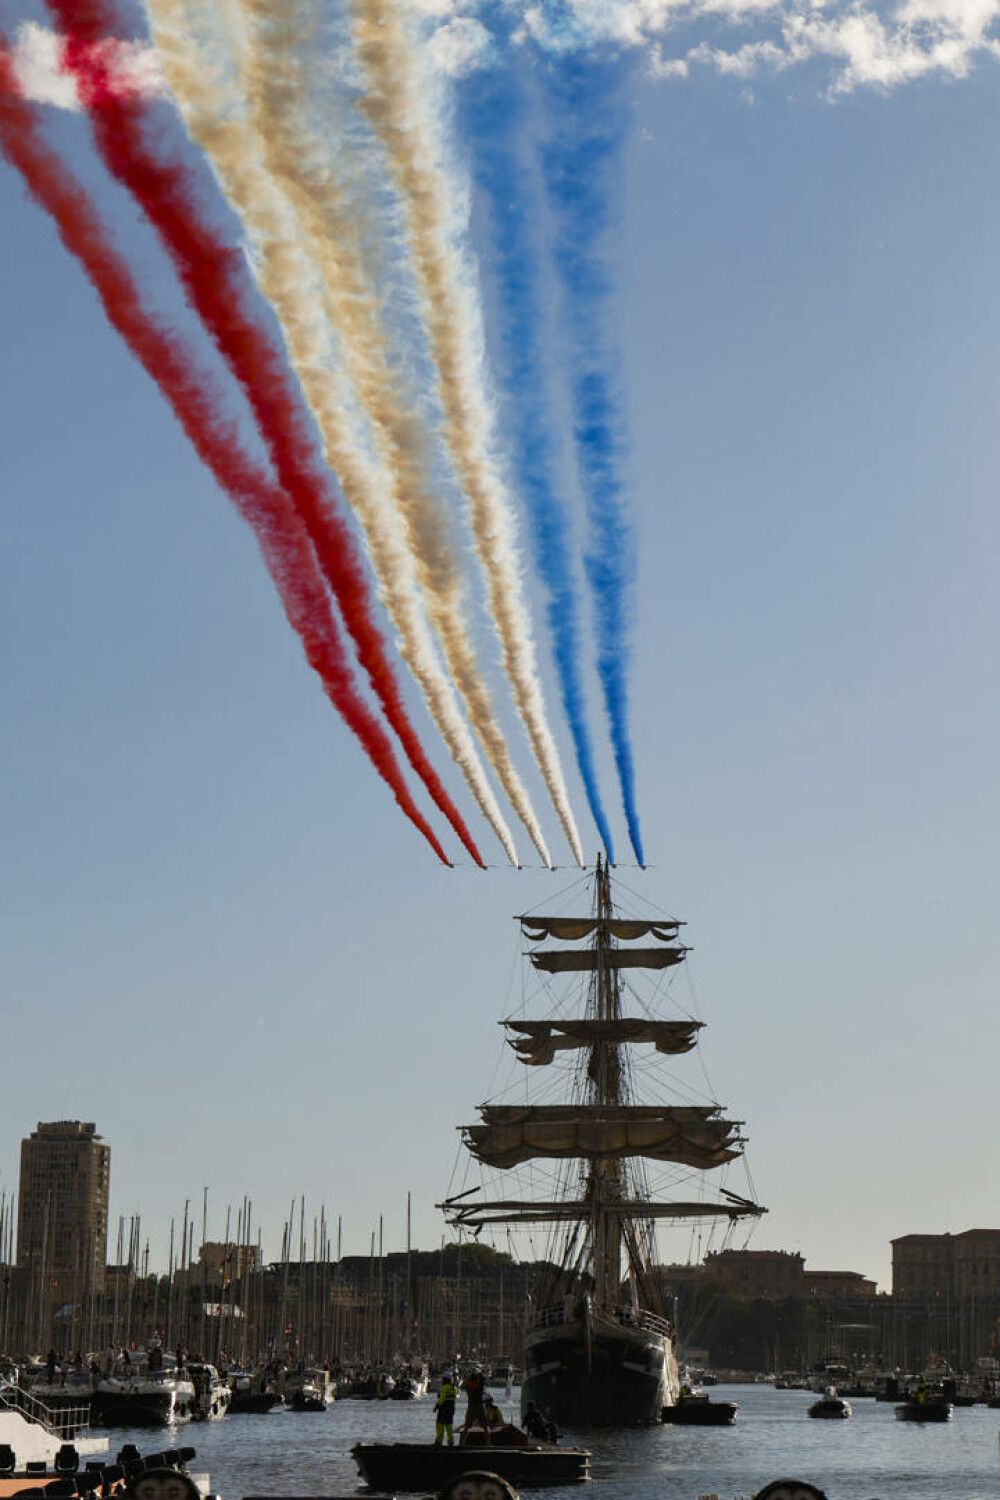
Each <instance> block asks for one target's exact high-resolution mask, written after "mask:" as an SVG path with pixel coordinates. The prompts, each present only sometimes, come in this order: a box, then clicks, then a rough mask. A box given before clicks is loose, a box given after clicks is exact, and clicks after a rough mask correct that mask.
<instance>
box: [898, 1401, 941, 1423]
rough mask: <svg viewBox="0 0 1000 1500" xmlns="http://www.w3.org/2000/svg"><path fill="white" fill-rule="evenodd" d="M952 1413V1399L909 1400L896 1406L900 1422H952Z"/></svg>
mask: <svg viewBox="0 0 1000 1500" xmlns="http://www.w3.org/2000/svg"><path fill="white" fill-rule="evenodd" d="M951 1413H952V1406H951V1402H950V1401H907V1403H906V1405H905V1406H897V1407H896V1417H897V1419H898V1421H900V1422H950V1421H951Z"/></svg>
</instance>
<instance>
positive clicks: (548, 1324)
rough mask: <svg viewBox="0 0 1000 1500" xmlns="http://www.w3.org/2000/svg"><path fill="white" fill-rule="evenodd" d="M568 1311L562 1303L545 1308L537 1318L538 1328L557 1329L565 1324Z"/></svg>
mask: <svg viewBox="0 0 1000 1500" xmlns="http://www.w3.org/2000/svg"><path fill="white" fill-rule="evenodd" d="M566 1321H567V1319H566V1309H565V1307H564V1306H563V1304H562V1303H561V1302H556V1303H555V1304H554V1305H553V1306H552V1307H543V1308H542V1309H541V1310H540V1311H539V1313H538V1316H537V1317H536V1318H535V1327H536V1328H556V1327H558V1326H559V1324H560V1323H565V1322H566Z"/></svg>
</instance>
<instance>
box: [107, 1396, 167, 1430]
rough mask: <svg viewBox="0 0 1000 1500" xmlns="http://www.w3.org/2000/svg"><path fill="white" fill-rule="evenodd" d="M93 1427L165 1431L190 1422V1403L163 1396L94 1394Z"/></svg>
mask: <svg viewBox="0 0 1000 1500" xmlns="http://www.w3.org/2000/svg"><path fill="white" fill-rule="evenodd" d="M93 1412H94V1418H93V1420H94V1423H95V1425H96V1426H98V1427H169V1426H170V1425H171V1424H172V1423H174V1422H187V1421H189V1420H190V1418H191V1402H190V1401H183V1400H181V1399H177V1400H175V1399H174V1395H173V1392H169V1393H166V1394H163V1395H148V1396H147V1395H136V1394H125V1393H122V1394H121V1395H117V1394H115V1393H113V1392H106V1391H98V1392H97V1394H96V1395H95V1397H94V1406H93Z"/></svg>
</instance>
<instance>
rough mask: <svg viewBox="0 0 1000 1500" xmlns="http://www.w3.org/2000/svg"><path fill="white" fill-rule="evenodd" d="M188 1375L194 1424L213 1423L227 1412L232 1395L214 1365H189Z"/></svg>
mask: <svg viewBox="0 0 1000 1500" xmlns="http://www.w3.org/2000/svg"><path fill="white" fill-rule="evenodd" d="M188 1374H189V1376H190V1377H191V1383H192V1385H193V1386H194V1404H193V1406H192V1408H191V1416H192V1417H193V1418H194V1420H195V1421H196V1422H214V1421H216V1420H217V1419H218V1418H219V1417H224V1416H225V1415H226V1413H227V1412H228V1410H229V1403H230V1401H232V1399H233V1393H232V1391H231V1390H230V1389H229V1386H228V1385H227V1384H226V1382H225V1381H224V1380H223V1379H222V1376H221V1375H220V1374H219V1372H218V1370H217V1369H216V1368H215V1366H214V1365H205V1364H189V1365H188Z"/></svg>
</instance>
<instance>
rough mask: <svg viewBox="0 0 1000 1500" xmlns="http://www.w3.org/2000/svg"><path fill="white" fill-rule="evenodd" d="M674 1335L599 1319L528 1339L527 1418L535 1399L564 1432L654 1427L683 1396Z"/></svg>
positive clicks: (523, 1394)
mask: <svg viewBox="0 0 1000 1500" xmlns="http://www.w3.org/2000/svg"><path fill="white" fill-rule="evenodd" d="M675 1370H676V1363H675V1359H674V1352H673V1346H672V1341H671V1339H670V1336H669V1334H665V1333H659V1332H654V1331H653V1330H652V1329H648V1328H639V1327H626V1326H624V1325H617V1324H613V1323H611V1322H610V1321H609V1322H605V1321H604V1320H603V1319H602V1320H597V1319H594V1320H593V1321H591V1322H590V1324H589V1336H588V1327H587V1326H585V1325H584V1324H583V1323H582V1322H579V1321H577V1320H573V1321H571V1322H568V1323H558V1324H556V1325H555V1326H554V1327H552V1328H543V1329H537V1330H535V1331H533V1332H531V1333H529V1334H528V1336H527V1338H526V1340H525V1346H524V1382H523V1384H522V1386H521V1413H522V1416H523V1414H524V1412H525V1411H526V1409H527V1406H528V1403H529V1402H534V1404H535V1406H536V1407H537V1408H538V1410H539V1411H540V1412H542V1413H543V1414H545V1415H547V1416H548V1417H550V1418H551V1420H552V1421H553V1422H555V1424H556V1426H557V1427H649V1426H653V1425H654V1424H655V1423H658V1422H661V1421H662V1420H663V1416H662V1413H663V1408H664V1407H665V1406H669V1405H672V1404H673V1401H674V1399H675V1396H676V1376H675Z"/></svg>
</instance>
